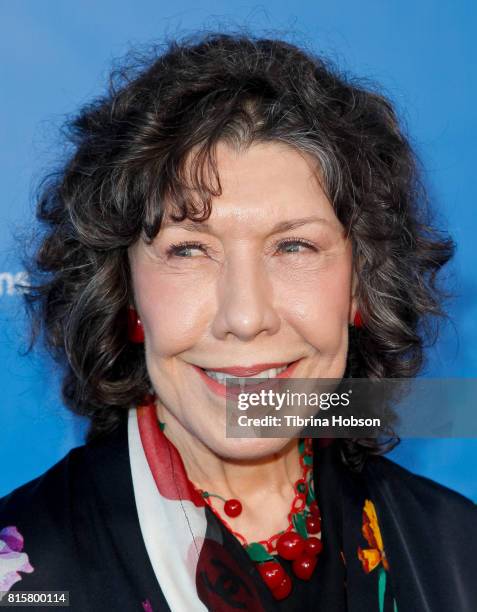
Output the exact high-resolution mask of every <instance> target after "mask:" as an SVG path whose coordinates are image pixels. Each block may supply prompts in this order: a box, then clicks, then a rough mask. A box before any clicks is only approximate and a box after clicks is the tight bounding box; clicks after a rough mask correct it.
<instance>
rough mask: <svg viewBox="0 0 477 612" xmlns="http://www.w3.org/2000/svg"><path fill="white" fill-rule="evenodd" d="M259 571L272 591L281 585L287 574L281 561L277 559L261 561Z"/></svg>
mask: <svg viewBox="0 0 477 612" xmlns="http://www.w3.org/2000/svg"><path fill="white" fill-rule="evenodd" d="M258 571H259V572H260V576H261V577H262V579H263V581H264V582H265V584H266V585H267V587H268V588H269V589H271V590H272V591H273V589H276V588H278V587H279V586H280V584H281V583H282V581H283V579H284V578H285V576H286V573H285V570H284V569H283V567H282V566H281V565H280V563H277V562H276V561H265V563H260V565H259V566H258Z"/></svg>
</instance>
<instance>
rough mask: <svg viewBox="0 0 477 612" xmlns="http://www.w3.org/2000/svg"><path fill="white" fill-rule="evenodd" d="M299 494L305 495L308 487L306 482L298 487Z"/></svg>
mask: <svg viewBox="0 0 477 612" xmlns="http://www.w3.org/2000/svg"><path fill="white" fill-rule="evenodd" d="M297 489H298V492H299V493H304V492H305V491H306V486H305V483H304V482H299V483H298V486H297Z"/></svg>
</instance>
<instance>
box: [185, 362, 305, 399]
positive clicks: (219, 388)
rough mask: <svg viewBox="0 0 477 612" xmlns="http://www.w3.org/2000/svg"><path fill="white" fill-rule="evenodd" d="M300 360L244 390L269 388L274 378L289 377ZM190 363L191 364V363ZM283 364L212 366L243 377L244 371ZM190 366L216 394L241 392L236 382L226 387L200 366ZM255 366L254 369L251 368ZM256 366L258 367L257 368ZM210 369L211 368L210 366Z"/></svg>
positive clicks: (257, 371)
mask: <svg viewBox="0 0 477 612" xmlns="http://www.w3.org/2000/svg"><path fill="white" fill-rule="evenodd" d="M300 361H301V358H300V359H297V360H296V361H293V362H292V363H290V364H288V367H287V368H286V370H283V372H280V374H278V375H277V376H275V377H274V378H268V379H263V382H261V383H258V384H256V385H255V384H254V385H250V384H247V385H246V387H245V389H244V391H245V390H246V392H247V393H253V392H258V391H260V389H262V388H264V387H265V388H268V389H269V388H270V385H271V384H273V381H274V380H277V379H280V378H290V377H291V376H292V374H293V372H294V370H295V368H296V367H297V365H298V363H299V362H300ZM191 365H192V364H191ZM284 365H287V364H286V362H285V363H284V362H275V363H266V364H265V363H262V364H260V365H259V366H250V367H248V368H239V367H237V368H213V369H214V370H215V371H216V372H224V373H226V374H231V375H232V376H243V377H245V376H246V375H245V374H243V372H244V371H250V370H252V371H253V374H248V376H252V377H253V375H254V374H258V373H259V372H263V370H269V369H271V368H279V367H283V366H284ZM192 367H193V368H194V370H195V371H196V372H197V373H198V374H199V376H200V377H201V379H202V380H203V381H204V382H205V384H206V385H207V387H208V388H209V389H210V390H211V391H213V392H214V393H215V394H216V395H219V396H220V397H228V398H236V397H237V395H238V394H239V393H241V392H242V390H241V388H240V386H239V385H238V384H235V385H229V387H228V388H227V387H226V386H225V385H224V384H222V383H220V382H218V381H217V380H213V379H212V378H210V377H209V376H207V374H206V373H205V371H204V370H203V369H202V368H200V367H199V366H196V365H192ZM254 368H255V370H253V369H254ZM256 368H259V369H258V370H257V369H256ZM210 369H212V368H210ZM237 371H240V372H241V374H235V372H237Z"/></svg>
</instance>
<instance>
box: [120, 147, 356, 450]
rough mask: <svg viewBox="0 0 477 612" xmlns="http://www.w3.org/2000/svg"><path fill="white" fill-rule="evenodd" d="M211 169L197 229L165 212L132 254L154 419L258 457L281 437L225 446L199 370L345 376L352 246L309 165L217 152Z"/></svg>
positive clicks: (273, 155) (301, 160)
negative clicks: (207, 207)
mask: <svg viewBox="0 0 477 612" xmlns="http://www.w3.org/2000/svg"><path fill="white" fill-rule="evenodd" d="M217 165H218V170H219V175H220V180H221V185H222V189H223V192H222V195H221V196H220V197H217V198H214V199H213V200H212V214H211V216H210V217H209V219H208V220H207V221H206V222H202V223H201V222H191V221H190V220H185V221H183V222H180V223H177V222H171V220H170V217H169V216H168V214H166V216H165V219H164V222H163V225H162V227H161V229H160V231H159V233H158V235H157V236H156V238H155V240H154V242H153V243H152V244H151V245H149V246H148V245H147V244H146V243H144V242H143V241H142V240H140V241H138V242H137V243H136V244H135V245H134V246H133V247H131V249H130V251H129V258H130V265H131V273H132V281H133V289H134V295H135V303H136V308H137V310H138V313H139V316H140V319H141V321H142V323H143V326H144V332H145V354H146V364H147V369H148V373H149V376H150V379H151V382H152V385H153V387H154V390H155V392H156V394H157V396H158V399H159V411H160V415H161V418H162V419H163V420H165V421H166V423H170V426H171V431H174V432H175V435H176V436H177V435H179V436H183V437H184V440H186V439H187V441H188V443H190V442H192V443H195V442H198V443H202V444H204V445H205V446H206V447H208V448H209V449H210V450H212V451H213V452H215V453H216V454H217V455H218V456H222V457H227V458H237V459H238V458H242V459H246V458H257V457H260V456H265V455H267V454H269V453H272V452H276V451H278V450H280V449H281V448H282V447H283V446H284V445H285V444H286V443H287V440H286V439H251V438H249V439H229V438H226V437H225V398H224V397H223V395H221V393H220V389H219V387H221V385H220V384H217V383H216V382H214V381H213V380H212V382H211V383H210V380H209V379H208V378H206V377H207V375H206V373H205V372H203V371H202V370H201V368H203V369H206V370H217V369H220V368H226V367H239V366H245V367H246V366H253V365H257V364H258V365H259V366H260V364H262V366H265V368H266V367H267V364H276V363H282V364H284V365H286V364H290V363H292V362H296V361H298V363H297V364H296V365H295V366H294V370H293V374H292V376H293V377H296V378H309V377H310V378H342V376H343V373H344V370H345V365H346V356H347V350H348V324H349V323H350V322H351V321H352V320H353V317H354V313H355V304H354V300H353V299H352V285H353V273H352V248H351V242H350V241H349V240H348V239H346V237H345V235H344V228H343V227H342V225H341V224H340V222H339V221H338V219H337V217H336V215H335V213H334V211H333V208H332V206H331V204H330V202H329V201H328V199H327V198H326V196H325V194H324V192H323V191H322V189H321V187H320V185H319V182H318V180H317V178H316V176H317V175H316V171H315V170H314V169H315V168H316V164H315V163H314V162H313V161H312V158H311V157H308V156H306V155H304V154H300V153H298V152H297V151H295V150H293V149H292V148H290V147H286V146H284V145H280V144H278V143H267V144H255V145H253V146H252V147H250V148H249V149H248V150H247V151H245V152H241V153H237V152H235V151H234V150H232V149H231V148H229V147H228V146H227V145H226V144H224V143H221V144H219V146H218V148H217ZM166 211H170V209H169V208H168V205H167V203H166ZM268 367H270V366H269V365H268Z"/></svg>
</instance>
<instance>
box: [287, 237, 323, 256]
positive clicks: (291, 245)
mask: <svg viewBox="0 0 477 612" xmlns="http://www.w3.org/2000/svg"><path fill="white" fill-rule="evenodd" d="M300 247H305V248H306V249H308V250H311V251H315V252H316V251H318V249H317V248H316V246H315V245H313V244H312V243H311V242H308V241H306V240H303V239H302V238H289V239H287V240H282V241H281V242H280V243H279V245H278V248H279V250H282V249H283V252H285V253H300V252H301V251H300V250H299V248H300Z"/></svg>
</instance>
